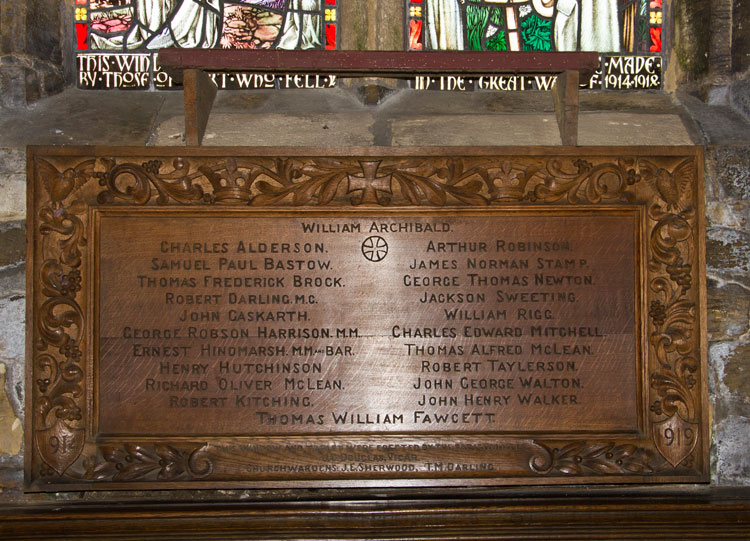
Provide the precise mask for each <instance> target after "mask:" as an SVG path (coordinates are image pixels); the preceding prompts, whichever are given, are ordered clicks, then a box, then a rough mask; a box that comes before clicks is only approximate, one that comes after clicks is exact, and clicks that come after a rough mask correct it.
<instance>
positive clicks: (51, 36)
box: [26, 0, 65, 64]
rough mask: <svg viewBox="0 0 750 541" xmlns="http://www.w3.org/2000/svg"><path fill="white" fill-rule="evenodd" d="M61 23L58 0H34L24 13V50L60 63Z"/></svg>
mask: <svg viewBox="0 0 750 541" xmlns="http://www.w3.org/2000/svg"><path fill="white" fill-rule="evenodd" d="M62 43H65V42H64V41H63V39H62V25H61V20H60V6H59V2H58V0H34V1H33V2H29V3H28V11H27V13H26V52H27V53H29V54H30V55H32V56H35V57H37V58H41V59H42V60H49V61H51V62H54V63H56V64H61V63H62V49H61V45H62Z"/></svg>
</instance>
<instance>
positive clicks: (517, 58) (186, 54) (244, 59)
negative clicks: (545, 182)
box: [159, 48, 599, 145]
mask: <svg viewBox="0 0 750 541" xmlns="http://www.w3.org/2000/svg"><path fill="white" fill-rule="evenodd" d="M159 65H160V66H161V67H162V68H163V69H164V70H165V71H167V73H169V74H170V75H171V76H172V77H173V78H174V79H175V80H176V81H178V82H180V81H181V82H182V83H183V86H184V96H185V142H186V143H187V144H188V145H200V144H201V140H202V138H203V133H204V132H205V129H206V124H207V123H208V118H209V115H210V113H211V107H212V105H213V100H214V97H215V96H216V91H217V88H216V85H215V84H214V83H213V81H212V80H211V78H210V77H209V76H208V74H207V72H208V71H229V70H231V71H248V72H254V73H278V72H280V73H323V74H331V75H336V76H339V77H400V78H404V77H413V76H415V75H436V74H440V75H461V76H479V75H494V74H504V73H556V74H558V77H557V81H556V83H555V86H554V88H553V97H554V100H555V114H556V116H557V123H558V126H559V129H560V138H561V140H562V143H563V144H564V145H576V144H577V143H578V84H579V80H580V72H581V71H593V70H594V69H596V68H597V67H598V66H599V54H598V53H596V52H573V53H563V52H542V53H537V52H516V53H490V52H485V51H429V52H418V53H414V52H406V51H320V50H308V51H285V50H238V49H176V48H170V49H161V50H160V51H159Z"/></svg>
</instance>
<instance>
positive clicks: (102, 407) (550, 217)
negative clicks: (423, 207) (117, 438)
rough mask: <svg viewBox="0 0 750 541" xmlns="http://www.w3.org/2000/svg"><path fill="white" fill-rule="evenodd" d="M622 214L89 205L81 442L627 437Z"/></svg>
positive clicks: (628, 250)
mask: <svg viewBox="0 0 750 541" xmlns="http://www.w3.org/2000/svg"><path fill="white" fill-rule="evenodd" d="M636 218H637V214H636V212H634V211H631V210H627V209H622V210H617V211H606V210H601V211H597V212H596V213H595V214H594V215H592V214H591V212H590V211H588V212H585V213H584V212H576V211H570V210H565V211H554V210H552V209H547V211H545V212H544V213H535V214H529V213H523V212H513V211H503V212H481V213H463V214H459V215H456V213H453V214H451V215H448V214H447V213H425V212H421V213H370V214H362V213H348V214H347V215H346V216H342V215H340V214H338V215H337V214H330V213H329V215H327V216H324V215H320V214H300V213H297V214H294V215H292V214H291V213H289V214H284V213H278V212H277V213H275V214H274V215H273V216H270V215H263V214H259V213H252V212H237V213H222V214H220V215H219V216H206V215H205V214H204V215H199V214H186V213H184V212H183V213H176V212H173V213H169V212H164V211H160V213H159V215H158V216H157V215H154V214H152V213H146V212H138V211H133V212H132V213H131V214H127V213H126V214H125V215H123V213H112V212H109V211H101V213H100V215H99V226H98V234H97V257H98V290H97V293H98V300H97V303H98V306H99V313H98V329H97V335H98V352H97V355H96V359H95V363H96V364H95V365H96V370H95V373H96V378H97V388H98V396H97V399H96V407H97V413H98V414H97V417H96V418H97V426H96V428H97V430H98V432H99V433H100V434H120V435H162V434H185V435H200V434H206V435H218V436H236V435H281V434H327V433H363V434H370V433H388V434H397V433H408V434H418V433H463V434H472V433H495V432H505V433H508V432H510V433H539V432H546V433H556V432H559V431H560V430H561V429H562V427H565V430H566V432H571V431H572V432H577V433H585V432H594V433H623V432H630V433H634V432H636V431H637V430H638V428H639V412H638V392H639V384H638V375H637V374H638V366H639V362H640V361H639V353H638V350H637V347H638V346H637V344H638V341H637V336H636V335H637V333H636V327H637V324H636V301H637V299H638V295H637V294H636V291H637V287H638V286H637V281H638V280H639V279H638V268H639V263H638V257H637V252H638V243H637V241H636V234H637V219H636ZM604 397H606V398H604Z"/></svg>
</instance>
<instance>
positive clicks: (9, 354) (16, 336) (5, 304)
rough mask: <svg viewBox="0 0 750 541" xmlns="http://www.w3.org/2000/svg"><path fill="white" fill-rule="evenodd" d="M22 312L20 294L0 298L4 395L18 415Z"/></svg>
mask: <svg viewBox="0 0 750 541" xmlns="http://www.w3.org/2000/svg"><path fill="white" fill-rule="evenodd" d="M25 314H26V303H25V299H24V297H23V295H11V296H10V297H4V298H0V321H2V322H3V332H2V334H0V362H1V363H2V365H3V371H4V375H5V377H4V378H3V379H4V380H6V384H5V389H6V390H7V398H8V400H9V401H10V403H11V404H12V406H13V409H14V410H15V411H16V415H17V416H18V417H20V418H21V419H23V402H24V393H23V384H24V372H25V344H26V342H25V325H24V322H25ZM0 432H2V428H1V427H0Z"/></svg>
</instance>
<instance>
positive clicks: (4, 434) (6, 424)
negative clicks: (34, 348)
mask: <svg viewBox="0 0 750 541" xmlns="http://www.w3.org/2000/svg"><path fill="white" fill-rule="evenodd" d="M5 373H6V367H5V365H4V364H3V363H0V455H3V454H6V455H11V456H12V455H17V454H18V453H20V452H21V444H22V443H23V422H22V421H21V419H19V418H18V417H17V416H16V413H15V411H13V407H12V406H11V403H10V400H8V394H7V392H6V387H5Z"/></svg>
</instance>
